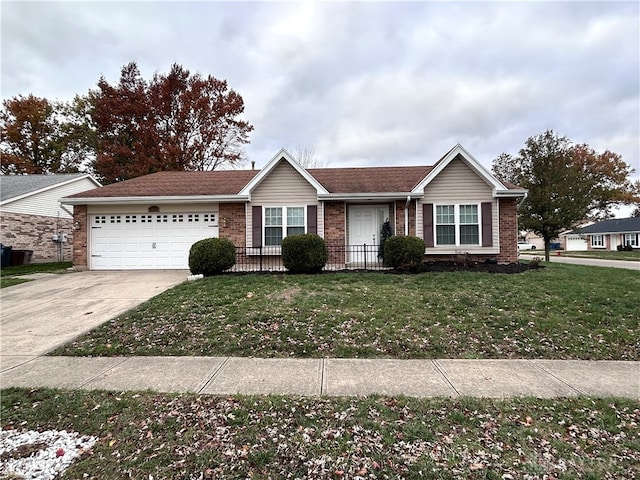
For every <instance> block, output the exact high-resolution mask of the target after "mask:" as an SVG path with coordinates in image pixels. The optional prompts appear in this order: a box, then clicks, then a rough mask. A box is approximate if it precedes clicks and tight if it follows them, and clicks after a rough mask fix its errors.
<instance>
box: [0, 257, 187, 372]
mask: <svg viewBox="0 0 640 480" xmlns="http://www.w3.org/2000/svg"><path fill="white" fill-rule="evenodd" d="M188 274H189V272H188V271H186V270H160V271H115V272H74V273H67V274H62V275H54V274H49V275H43V276H41V277H40V278H38V279H37V280H34V281H31V282H27V283H23V284H20V285H15V286H13V287H9V288H3V289H2V290H0V301H1V304H0V305H1V313H2V315H1V317H0V318H1V320H0V357H1V361H2V363H3V366H6V364H7V363H9V364H10V363H14V362H17V363H21V362H22V361H25V360H27V359H26V358H25V357H37V356H39V355H43V354H45V353H47V352H49V351H51V350H53V349H54V348H56V347H58V346H60V345H62V344H64V343H66V342H68V341H69V340H72V339H73V338H75V337H77V336H78V335H80V334H82V333H84V332H87V331H89V330H91V329H92V328H94V327H96V326H98V325H100V324H101V323H104V322H106V321H107V320H110V319H111V318H113V317H115V316H117V315H119V314H121V313H123V312H125V311H127V310H129V309H130V308H133V307H135V306H136V305H138V304H140V303H142V302H144V301H145V300H148V299H150V298H151V297H153V296H155V295H158V294H159V293H161V292H163V291H165V290H167V289H168V288H171V287H173V286H174V285H177V284H179V283H181V282H183V281H185V280H186V279H187V275H188ZM12 356H19V357H21V358H13V359H11V358H9V357H12Z"/></svg>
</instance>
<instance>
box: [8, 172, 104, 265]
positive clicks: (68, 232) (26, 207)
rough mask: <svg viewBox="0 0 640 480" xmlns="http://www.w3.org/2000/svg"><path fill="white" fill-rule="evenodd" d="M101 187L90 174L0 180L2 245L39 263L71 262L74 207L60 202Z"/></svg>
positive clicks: (15, 177) (11, 176)
mask: <svg viewBox="0 0 640 480" xmlns="http://www.w3.org/2000/svg"><path fill="white" fill-rule="evenodd" d="M99 186H100V183H98V182H97V181H96V180H95V179H94V178H93V177H91V175H88V174H86V173H75V174H58V175H2V176H0V243H2V244H3V245H8V246H11V247H13V249H15V250H32V251H33V257H32V260H33V261H35V262H39V261H57V260H61V259H65V260H71V256H72V244H73V231H74V227H73V207H71V206H63V205H62V204H61V203H60V199H61V198H62V197H66V196H68V195H73V194H75V193H79V192H83V191H85V190H91V189H94V188H96V187H99ZM54 235H55V236H56V237H54ZM54 238H56V239H57V240H53V239H54ZM63 240H64V241H63Z"/></svg>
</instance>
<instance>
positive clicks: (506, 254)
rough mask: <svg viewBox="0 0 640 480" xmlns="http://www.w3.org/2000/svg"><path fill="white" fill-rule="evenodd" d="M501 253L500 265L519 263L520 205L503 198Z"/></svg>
mask: <svg viewBox="0 0 640 480" xmlns="http://www.w3.org/2000/svg"><path fill="white" fill-rule="evenodd" d="M499 207H500V208H499V209H500V253H499V254H498V263H513V262H517V261H518V205H517V203H516V199H515V198H501V199H500V204H499Z"/></svg>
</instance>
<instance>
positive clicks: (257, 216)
mask: <svg viewBox="0 0 640 480" xmlns="http://www.w3.org/2000/svg"><path fill="white" fill-rule="evenodd" d="M251 216H252V219H253V224H252V228H251V233H252V235H253V243H252V246H253V247H254V248H258V247H261V246H262V207H260V206H254V207H251Z"/></svg>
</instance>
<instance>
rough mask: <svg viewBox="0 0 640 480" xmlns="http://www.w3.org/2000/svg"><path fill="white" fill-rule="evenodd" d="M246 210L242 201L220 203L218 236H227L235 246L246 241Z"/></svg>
mask: <svg viewBox="0 0 640 480" xmlns="http://www.w3.org/2000/svg"><path fill="white" fill-rule="evenodd" d="M246 225H247V219H246V210H245V204H244V203H221V204H220V207H219V210H218V236H219V237H220V238H228V239H229V240H231V241H232V242H233V244H234V245H235V246H236V247H244V246H246V242H247V235H246Z"/></svg>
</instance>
